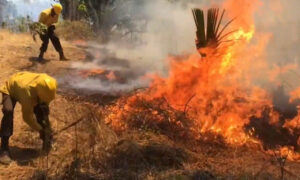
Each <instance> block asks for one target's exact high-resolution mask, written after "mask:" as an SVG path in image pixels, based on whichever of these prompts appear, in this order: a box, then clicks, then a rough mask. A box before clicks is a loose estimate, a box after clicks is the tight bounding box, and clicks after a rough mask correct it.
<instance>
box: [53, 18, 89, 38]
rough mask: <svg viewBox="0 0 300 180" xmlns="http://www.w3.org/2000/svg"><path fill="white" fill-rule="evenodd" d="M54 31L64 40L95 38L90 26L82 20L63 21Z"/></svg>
mask: <svg viewBox="0 0 300 180" xmlns="http://www.w3.org/2000/svg"><path fill="white" fill-rule="evenodd" d="M56 33H57V34H58V35H59V36H60V37H61V38H63V39H65V40H90V39H93V38H95V33H94V32H93V30H92V28H91V26H90V25H89V24H87V23H86V22H83V21H67V20H66V21H63V22H62V23H61V24H59V25H58V26H57V29H56Z"/></svg>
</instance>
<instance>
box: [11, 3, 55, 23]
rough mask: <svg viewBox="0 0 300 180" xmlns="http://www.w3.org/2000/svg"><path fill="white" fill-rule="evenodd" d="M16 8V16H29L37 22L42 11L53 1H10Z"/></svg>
mask: <svg viewBox="0 0 300 180" xmlns="http://www.w3.org/2000/svg"><path fill="white" fill-rule="evenodd" d="M11 1H12V2H13V3H14V4H15V5H16V8H17V14H18V16H30V17H31V18H32V20H34V21H37V20H38V17H39V15H40V13H41V11H42V10H44V9H47V8H50V7H51V4H53V0H11Z"/></svg>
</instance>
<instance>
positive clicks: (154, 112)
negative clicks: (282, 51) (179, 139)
mask: <svg viewBox="0 0 300 180" xmlns="http://www.w3.org/2000/svg"><path fill="white" fill-rule="evenodd" d="M252 2H253V3H252ZM249 3H250V4H251V7H249ZM237 4H238V5H239V7H238V8H237V7H236V5H237ZM253 4H256V5H257V6H258V5H259V4H260V3H259V1H258V0H255V1H250V0H247V1H245V0H235V1H234V2H233V0H228V1H226V2H225V4H224V7H226V9H228V10H229V13H230V15H231V16H235V15H236V14H238V13H239V12H242V13H241V14H244V16H242V17H240V19H239V20H238V21H237V22H236V23H235V24H234V27H233V28H236V29H238V30H237V31H235V32H234V33H232V34H231V35H230V36H228V37H227V40H226V41H228V43H223V45H222V46H220V47H219V49H218V51H217V53H213V54H208V56H207V57H205V58H201V57H200V56H199V55H198V54H196V53H195V54H190V55H186V56H185V57H169V58H168V60H169V61H170V71H169V76H168V77H167V78H162V77H159V76H155V77H154V79H153V82H152V84H151V86H150V88H149V89H148V90H147V91H143V92H140V93H136V94H135V95H133V96H130V97H126V98H122V99H121V100H119V101H118V102H117V103H116V104H115V105H112V106H109V107H107V109H106V111H105V113H106V116H105V120H106V122H107V123H110V124H111V126H112V127H113V128H115V129H116V130H124V129H126V128H130V127H131V126H134V124H135V125H136V126H139V125H148V126H151V125H153V124H155V127H160V126H162V129H165V128H166V126H171V127H172V130H174V131H177V135H182V136H184V135H187V134H189V135H191V136H192V137H193V138H195V139H200V138H203V136H204V134H207V133H213V134H215V135H216V136H217V135H220V136H222V137H223V138H224V139H225V141H226V142H227V143H229V144H235V145H237V144H244V143H246V142H249V141H251V142H254V143H260V142H259V141H258V140H257V139H256V138H255V137H253V136H254V134H256V129H255V128H253V127H251V128H250V129H248V130H247V131H246V130H245V127H246V125H247V124H249V123H250V120H253V119H262V121H264V120H265V119H266V120H267V121H268V122H267V124H276V123H278V122H279V118H280V115H279V113H278V112H276V111H274V110H273V102H272V97H271V94H270V93H269V92H268V91H267V90H265V89H263V88H261V87H259V86H257V85H255V83H253V81H254V80H255V79H256V78H257V77H259V76H260V72H266V73H270V74H273V75H274V73H271V72H272V70H271V69H268V68H267V66H266V64H267V63H266V61H265V59H264V58H263V57H264V56H263V55H264V53H265V51H264V49H265V47H266V45H267V42H268V39H269V34H258V35H256V34H255V26H254V22H253V18H252V15H253V13H254V11H255V9H256V6H255V5H253ZM255 37H256V38H255ZM253 38H255V40H253ZM298 91H299V90H298ZM298 91H296V92H298ZM296 92H295V93H294V96H297V95H296V94H297V93H296ZM299 92H300V91H299ZM297 118H298V117H297ZM298 119H299V118H298ZM298 119H297V120H298ZM294 121H295V120H294ZM170 124H171V125H170ZM292 125H293V123H290V126H289V124H286V125H285V126H286V127H291V126H292ZM299 141H300V140H298V143H299V144H298V145H299V146H300V142H299ZM298 158H299V155H296V154H294V155H293V159H294V160H295V159H298ZM299 160H300V158H299Z"/></svg>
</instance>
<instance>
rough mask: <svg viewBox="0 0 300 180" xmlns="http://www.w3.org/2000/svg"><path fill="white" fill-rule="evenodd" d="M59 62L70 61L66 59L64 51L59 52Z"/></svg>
mask: <svg viewBox="0 0 300 180" xmlns="http://www.w3.org/2000/svg"><path fill="white" fill-rule="evenodd" d="M59 60H61V61H67V60H69V59H68V58H66V56H65V54H64V52H63V51H62V50H61V51H59Z"/></svg>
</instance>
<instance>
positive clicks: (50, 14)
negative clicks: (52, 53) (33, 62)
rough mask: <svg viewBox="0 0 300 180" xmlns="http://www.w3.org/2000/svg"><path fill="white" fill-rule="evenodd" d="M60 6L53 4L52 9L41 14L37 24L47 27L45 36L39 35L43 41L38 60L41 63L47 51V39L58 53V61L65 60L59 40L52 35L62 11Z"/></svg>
mask: <svg viewBox="0 0 300 180" xmlns="http://www.w3.org/2000/svg"><path fill="white" fill-rule="evenodd" d="M62 9H63V8H62V6H61V5H60V4H54V5H53V6H52V8H49V9H45V10H43V11H42V12H41V14H40V18H39V23H42V24H44V25H46V26H47V31H46V33H45V34H40V38H41V40H42V41H43V44H42V46H41V48H40V55H39V58H38V60H39V61H42V60H43V57H44V53H45V52H46V51H47V48H48V44H49V39H50V40H51V42H52V44H53V46H54V48H55V50H56V51H57V52H58V53H59V59H60V60H62V61H64V60H67V58H66V57H65V55H64V52H63V48H62V46H61V44H60V41H59V38H58V37H57V35H56V34H55V33H54V30H55V25H54V24H55V23H57V21H58V18H59V15H60V13H61V11H62Z"/></svg>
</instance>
